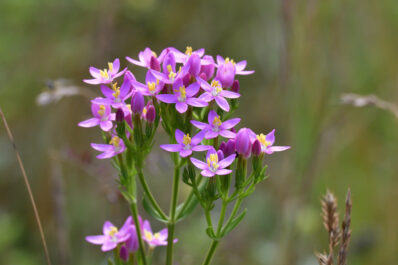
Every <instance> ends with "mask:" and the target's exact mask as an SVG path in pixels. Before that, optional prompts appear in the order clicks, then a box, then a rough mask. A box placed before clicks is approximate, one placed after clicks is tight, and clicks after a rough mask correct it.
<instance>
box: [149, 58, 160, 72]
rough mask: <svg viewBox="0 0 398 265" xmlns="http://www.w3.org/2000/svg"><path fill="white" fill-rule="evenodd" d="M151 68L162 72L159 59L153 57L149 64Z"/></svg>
mask: <svg viewBox="0 0 398 265" xmlns="http://www.w3.org/2000/svg"><path fill="white" fill-rule="evenodd" d="M149 68H151V69H153V70H156V71H160V63H159V61H158V59H156V57H155V56H152V57H151V61H150V62H149Z"/></svg>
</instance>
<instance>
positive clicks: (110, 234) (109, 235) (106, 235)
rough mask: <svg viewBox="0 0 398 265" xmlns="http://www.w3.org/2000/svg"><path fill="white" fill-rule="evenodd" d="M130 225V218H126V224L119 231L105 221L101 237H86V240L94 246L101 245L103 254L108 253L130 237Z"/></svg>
mask: <svg viewBox="0 0 398 265" xmlns="http://www.w3.org/2000/svg"><path fill="white" fill-rule="evenodd" d="M131 225H132V218H131V216H130V217H128V218H127V220H126V222H125V223H124V225H123V226H122V228H121V229H120V230H118V229H117V227H116V226H114V225H113V224H112V223H111V222H109V221H106V222H105V223H104V226H103V229H102V230H103V235H97V236H87V237H86V240H87V241H88V242H90V243H91V244H94V245H102V247H101V250H102V251H103V252H107V251H110V250H112V249H114V248H116V247H117V245H118V244H119V243H123V242H125V241H126V240H127V239H129V237H130V233H129V229H130V227H131Z"/></svg>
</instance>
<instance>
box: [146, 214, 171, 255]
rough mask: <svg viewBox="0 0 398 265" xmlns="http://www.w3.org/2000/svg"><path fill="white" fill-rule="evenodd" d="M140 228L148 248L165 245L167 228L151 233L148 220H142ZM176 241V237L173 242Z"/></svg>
mask: <svg viewBox="0 0 398 265" xmlns="http://www.w3.org/2000/svg"><path fill="white" fill-rule="evenodd" d="M142 228H143V229H142V230H143V235H142V238H143V239H144V240H145V241H146V242H147V243H148V245H149V247H150V248H154V247H156V246H167V237H168V230H167V228H164V229H162V230H160V231H159V232H158V233H153V232H152V229H151V224H150V223H149V221H148V220H145V221H144V223H143V225H142ZM177 241H178V239H174V243H176V242H177Z"/></svg>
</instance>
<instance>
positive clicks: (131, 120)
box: [124, 113, 134, 129]
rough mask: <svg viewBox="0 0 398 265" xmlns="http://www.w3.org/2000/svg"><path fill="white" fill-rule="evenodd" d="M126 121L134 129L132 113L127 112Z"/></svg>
mask: <svg viewBox="0 0 398 265" xmlns="http://www.w3.org/2000/svg"><path fill="white" fill-rule="evenodd" d="M124 119H125V121H126V122H127V124H128V125H129V126H130V128H131V129H133V127H134V126H133V117H131V113H129V114H127V116H126V117H124Z"/></svg>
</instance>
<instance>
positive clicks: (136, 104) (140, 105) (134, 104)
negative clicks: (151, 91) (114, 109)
mask: <svg viewBox="0 0 398 265" xmlns="http://www.w3.org/2000/svg"><path fill="white" fill-rule="evenodd" d="M144 107H145V99H144V96H143V95H142V94H141V92H139V91H135V92H134V93H133V96H132V97H131V111H132V112H133V113H134V114H141V113H142V110H143V109H144Z"/></svg>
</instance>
